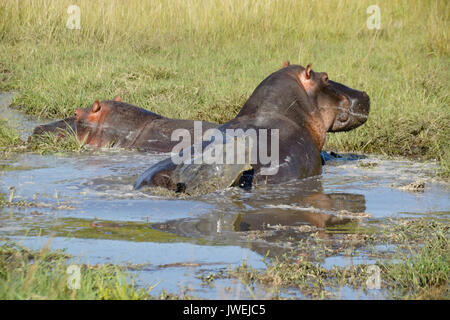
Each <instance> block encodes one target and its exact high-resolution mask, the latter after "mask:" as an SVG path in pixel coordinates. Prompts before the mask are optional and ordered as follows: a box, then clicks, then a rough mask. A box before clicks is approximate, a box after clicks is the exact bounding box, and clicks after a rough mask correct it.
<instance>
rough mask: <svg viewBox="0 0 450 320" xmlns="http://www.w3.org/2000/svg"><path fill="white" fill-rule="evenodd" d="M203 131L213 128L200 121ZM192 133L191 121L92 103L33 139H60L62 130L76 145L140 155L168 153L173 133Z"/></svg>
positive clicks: (123, 105)
mask: <svg viewBox="0 0 450 320" xmlns="http://www.w3.org/2000/svg"><path fill="white" fill-rule="evenodd" d="M201 124H202V126H203V127H205V128H215V127H217V124H214V123H211V122H206V121H202V122H201ZM180 128H181V129H186V130H189V131H191V132H193V130H194V121H193V120H182V119H170V118H166V117H163V116H161V115H158V114H156V113H153V112H151V111H148V110H145V109H142V108H139V107H136V106H134V105H131V104H128V103H125V102H122V100H121V98H120V97H119V96H117V97H115V98H114V100H106V101H102V102H99V101H98V100H96V101H95V102H94V103H93V104H92V105H91V106H90V107H88V108H84V109H82V108H77V109H76V111H75V116H73V117H69V118H66V119H64V120H59V121H55V122H52V123H49V124H45V125H41V126H38V127H36V128H35V129H34V132H33V135H34V136H38V135H42V134H43V133H45V132H53V133H58V134H59V135H63V134H64V131H65V130H69V131H72V132H75V133H76V134H77V137H78V139H79V140H80V141H83V142H84V143H85V144H88V145H91V146H94V147H105V146H110V147H113V146H115V147H120V148H127V149H131V148H135V149H139V150H142V151H155V152H169V151H170V150H172V148H173V147H174V145H175V144H176V143H177V142H176V141H171V133H172V132H173V131H174V130H175V129H180Z"/></svg>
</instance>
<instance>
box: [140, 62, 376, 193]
mask: <svg viewBox="0 0 450 320" xmlns="http://www.w3.org/2000/svg"><path fill="white" fill-rule="evenodd" d="M369 108H370V101H369V96H368V95H367V94H366V93H365V92H361V91H358V90H354V89H351V88H349V87H346V86H345V85H342V84H340V83H337V82H334V81H331V80H329V79H328V75H327V74H326V73H324V72H314V71H313V70H312V69H311V66H310V65H308V66H307V67H306V68H304V67H302V66H300V65H288V66H285V67H283V68H282V69H281V70H279V71H277V72H274V73H272V74H271V75H270V76H268V77H267V78H266V79H265V80H263V81H262V82H261V83H260V84H259V85H258V87H257V88H256V89H255V91H254V92H253V93H252V95H251V96H250V98H249V99H248V100H247V102H246V103H245V104H244V106H243V107H242V109H241V110H240V112H239V113H238V115H237V116H236V117H235V118H234V119H233V120H231V121H229V122H227V123H225V124H223V125H221V126H219V127H218V128H217V129H216V131H214V132H212V133H211V132H209V135H208V137H206V139H205V138H203V140H201V141H200V142H198V143H197V144H194V145H192V146H190V147H187V148H185V149H183V150H182V151H180V152H179V153H173V154H172V155H173V156H172V157H170V158H168V159H165V160H163V161H161V162H159V163H157V164H155V165H153V166H152V167H150V168H149V169H148V170H147V171H145V172H144V173H143V174H142V175H141V176H140V177H139V178H138V180H137V182H136V184H135V188H136V189H138V188H140V187H142V186H144V185H148V186H159V187H164V188H167V189H170V190H175V191H186V192H190V191H193V190H194V189H196V188H200V187H201V186H202V185H203V184H205V183H209V182H211V181H214V183H215V185H214V187H215V188H224V187H227V186H232V185H240V186H248V185H251V184H259V183H280V182H283V181H287V180H290V179H294V178H305V177H308V176H313V175H318V174H320V173H321V166H322V162H321V158H320V151H321V149H322V147H323V145H324V143H325V137H326V132H327V131H328V132H337V131H348V130H351V129H354V128H356V127H358V126H360V125H362V124H363V123H364V122H366V120H367V117H368V113H369ZM231 129H234V130H231ZM238 131H239V132H240V133H242V132H244V133H245V132H249V131H251V133H250V134H249V136H250V138H251V139H247V138H248V137H247V136H245V134H244V138H245V139H244V144H243V145H244V147H242V148H240V149H239V150H241V151H240V152H241V153H242V154H243V156H244V158H245V159H246V160H245V161H243V162H242V161H241V162H239V161H236V159H237V157H238V155H237V153H239V151H238V152H237V153H234V150H236V149H237V147H236V145H235V142H236V141H235V140H236V137H238V134H236V132H238ZM229 132H232V133H231V137H230V133H229ZM233 133H234V134H235V135H233ZM269 135H271V138H273V137H274V136H275V138H274V139H273V140H272V139H269V140H270V141H271V142H270V144H269V143H268V142H267V141H266V150H264V151H265V154H264V152H263V153H261V148H260V150H258V152H254V151H255V149H257V148H256V147H261V145H260V144H259V142H260V141H262V140H264V139H263V138H267V136H269ZM241 137H242V135H241ZM238 138H239V137H238ZM277 138H278V139H277ZM252 139H253V140H254V141H253V143H252V141H250V143H249V140H252ZM255 140H256V141H255ZM197 141H198V140H197ZM230 146H231V147H230ZM241 146H242V144H241ZM229 147H230V148H229ZM198 150H201V153H200V154H199V153H198ZM224 150H225V151H224ZM227 150H228V151H227ZM230 150H231V151H230ZM219 151H221V152H222V154H221V155H219V157H218V158H215V159H213V160H218V161H216V162H214V161H211V157H212V155H214V156H215V155H216V152H219ZM227 152H228V155H227ZM230 154H231V156H230ZM269 154H271V156H270V157H268V155H269ZM274 154H275V157H273V156H274ZM174 156H175V157H174ZM229 156H230V157H229ZM213 158H214V157H213ZM241 158H242V157H241ZM250 158H253V159H250ZM267 158H270V159H272V158H273V159H275V158H277V161H274V163H272V162H270V163H268V162H267ZM174 159H175V160H176V161H175V160H174ZM180 159H183V161H182V162H180V161H179V160H180ZM224 159H226V160H230V159H231V160H234V161H235V162H233V161H231V162H229V161H223V160H224ZM221 161H222V162H221ZM238 162H239V163H238Z"/></svg>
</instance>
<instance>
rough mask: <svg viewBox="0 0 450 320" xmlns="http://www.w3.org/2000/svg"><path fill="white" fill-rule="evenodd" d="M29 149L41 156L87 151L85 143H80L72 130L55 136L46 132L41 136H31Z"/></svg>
mask: <svg viewBox="0 0 450 320" xmlns="http://www.w3.org/2000/svg"><path fill="white" fill-rule="evenodd" d="M27 149H28V150H29V151H32V152H36V153H39V154H49V153H62V152H64V153H67V152H72V153H80V152H82V151H85V150H86V147H85V143H84V141H80V140H79V139H78V137H77V135H76V133H75V132H73V131H72V130H61V132H60V133H58V134H54V133H50V132H45V133H43V134H41V135H39V136H31V137H30V139H29V141H28V144H27Z"/></svg>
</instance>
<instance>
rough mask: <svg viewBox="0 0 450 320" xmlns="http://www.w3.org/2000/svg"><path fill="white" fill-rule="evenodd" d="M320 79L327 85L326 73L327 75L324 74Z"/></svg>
mask: <svg viewBox="0 0 450 320" xmlns="http://www.w3.org/2000/svg"><path fill="white" fill-rule="evenodd" d="M322 81H323V83H325V84H326V85H328V75H327V74H325V75H324V76H323V77H322Z"/></svg>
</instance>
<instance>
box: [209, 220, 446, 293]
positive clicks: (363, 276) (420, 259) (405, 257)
mask: <svg viewBox="0 0 450 320" xmlns="http://www.w3.org/2000/svg"><path fill="white" fill-rule="evenodd" d="M449 230H450V227H449V225H448V221H446V220H443V221H441V220H437V219H428V218H422V219H400V220H398V221H392V222H391V223H390V224H389V225H387V226H386V227H385V228H384V229H383V228H381V229H379V230H378V232H376V233H375V234H374V235H373V236H372V237H371V239H365V240H364V241H363V242H362V244H359V245H358V249H359V250H358V251H359V252H363V250H362V249H364V248H365V249H368V248H369V247H370V246H375V245H377V246H378V245H392V244H395V245H396V250H395V252H391V251H390V250H388V251H387V252H382V251H378V252H377V251H376V250H375V251H373V250H371V251H369V252H371V254H372V255H373V254H376V255H375V256H376V257H377V263H376V265H377V266H378V267H379V268H380V276H381V283H380V284H381V289H382V290H383V292H384V296H385V297H387V298H393V299H447V300H448V299H449V297H450V291H449V274H450V250H449V249H450V247H449ZM321 241H322V240H321ZM325 241H326V240H325ZM352 241H353V240H350V242H352ZM341 244H342V243H341ZM307 251H308V252H309V251H323V252H324V251H325V247H323V246H321V245H320V243H314V242H311V243H310V244H309V246H308V249H307ZM331 251H333V250H331ZM332 255H335V254H332ZM299 257H301V255H299V254H298V252H295V251H293V253H292V254H285V255H283V256H282V257H275V258H272V259H270V260H269V259H267V260H268V261H266V268H265V269H263V270H257V269H254V268H251V267H249V266H248V265H247V264H246V263H245V262H243V263H242V265H241V266H239V267H237V268H236V269H229V270H228V271H227V272H226V273H224V274H209V275H207V276H205V275H202V276H201V277H200V279H201V280H202V281H203V282H204V283H206V284H209V283H212V282H214V280H215V279H216V278H227V277H228V278H237V279H239V280H240V281H241V282H242V283H243V284H244V285H246V286H247V287H249V288H250V287H251V286H252V285H253V284H255V283H260V284H263V285H265V286H266V287H267V288H270V289H271V290H272V291H273V292H272V294H275V297H277V296H276V295H277V294H278V293H279V289H281V288H297V289H299V291H300V292H301V293H302V294H303V295H305V296H307V297H311V298H321V299H326V298H336V296H339V290H338V289H339V288H340V287H342V286H350V287H352V288H354V289H361V290H368V288H367V283H366V281H367V279H368V277H369V276H370V273H369V272H368V271H369V270H368V265H365V264H358V265H355V266H354V265H351V266H346V267H339V266H333V267H332V268H330V269H327V268H324V267H322V266H321V265H320V263H318V262H317V261H310V260H307V259H302V258H299Z"/></svg>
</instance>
